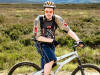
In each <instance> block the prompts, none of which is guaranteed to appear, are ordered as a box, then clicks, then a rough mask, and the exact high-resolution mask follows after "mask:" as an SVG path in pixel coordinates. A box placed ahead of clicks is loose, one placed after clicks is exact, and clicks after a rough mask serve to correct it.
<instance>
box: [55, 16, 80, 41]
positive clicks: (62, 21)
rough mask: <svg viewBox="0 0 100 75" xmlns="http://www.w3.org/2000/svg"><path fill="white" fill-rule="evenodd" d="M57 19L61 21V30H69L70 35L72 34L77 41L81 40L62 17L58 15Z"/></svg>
mask: <svg viewBox="0 0 100 75" xmlns="http://www.w3.org/2000/svg"><path fill="white" fill-rule="evenodd" d="M56 20H57V22H58V23H59V24H58V26H59V28H60V29H61V30H63V31H66V32H68V35H69V36H71V37H72V38H73V39H74V40H75V41H79V40H80V39H79V38H78V36H77V35H76V34H75V33H74V32H73V31H72V30H71V29H70V27H69V26H68V24H67V23H66V22H65V21H64V19H63V18H62V17H60V16H58V15H56Z"/></svg>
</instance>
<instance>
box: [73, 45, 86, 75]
mask: <svg viewBox="0 0 100 75" xmlns="http://www.w3.org/2000/svg"><path fill="white" fill-rule="evenodd" d="M76 47H77V46H74V47H73V49H74V51H77V50H76ZM77 62H78V65H79V68H80V70H81V74H82V75H85V73H84V68H83V67H82V63H81V61H80V58H79V56H78V55H77Z"/></svg>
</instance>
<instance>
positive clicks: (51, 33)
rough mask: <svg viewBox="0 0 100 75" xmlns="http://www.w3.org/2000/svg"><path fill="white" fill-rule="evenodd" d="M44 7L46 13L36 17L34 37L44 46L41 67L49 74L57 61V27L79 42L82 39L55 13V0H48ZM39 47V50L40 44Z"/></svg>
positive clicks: (45, 74)
mask: <svg viewBox="0 0 100 75" xmlns="http://www.w3.org/2000/svg"><path fill="white" fill-rule="evenodd" d="M43 7H44V15H39V16H37V18H36V19H35V21H34V29H33V33H34V38H35V39H36V40H38V41H39V42H40V45H41V48H42V56H41V68H42V69H44V75H49V74H50V71H51V69H52V66H53V64H54V62H55V61H56V56H55V46H56V45H57V44H58V43H57V41H56V40H55V32H56V29H57V28H58V29H61V30H63V31H65V32H67V33H68V35H70V36H71V37H72V38H73V39H74V40H75V41H77V43H80V39H79V38H78V36H77V35H76V34H75V33H74V32H73V31H72V30H71V29H70V27H69V26H68V24H66V22H65V20H64V19H63V18H62V17H60V16H59V15H56V14H54V10H55V7H56V5H55V4H54V2H51V1H46V2H45V3H44V5H43ZM37 47H38V50H39V46H38V45H37ZM39 52H40V51H39Z"/></svg>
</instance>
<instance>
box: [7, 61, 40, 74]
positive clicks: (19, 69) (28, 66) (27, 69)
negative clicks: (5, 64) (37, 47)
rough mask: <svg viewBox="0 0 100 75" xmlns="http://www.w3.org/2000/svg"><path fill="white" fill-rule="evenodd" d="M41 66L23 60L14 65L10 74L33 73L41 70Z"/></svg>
mask: <svg viewBox="0 0 100 75" xmlns="http://www.w3.org/2000/svg"><path fill="white" fill-rule="evenodd" d="M39 70H40V67H39V66H38V65H36V64H34V63H31V62H21V63H18V64H16V65H14V66H13V67H12V68H11V69H10V71H9V73H8V75H27V74H28V75H31V74H32V73H33V72H36V71H39Z"/></svg>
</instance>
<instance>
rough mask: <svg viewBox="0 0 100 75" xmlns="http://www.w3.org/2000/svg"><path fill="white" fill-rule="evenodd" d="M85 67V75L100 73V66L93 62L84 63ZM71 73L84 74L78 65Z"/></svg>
mask: <svg viewBox="0 0 100 75" xmlns="http://www.w3.org/2000/svg"><path fill="white" fill-rule="evenodd" d="M82 67H83V70H84V71H83V72H84V75H100V68H99V67H97V66H95V65H91V64H86V65H82ZM71 75H82V73H81V68H80V67H77V68H76V69H75V70H74V71H73V72H72V74H71Z"/></svg>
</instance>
